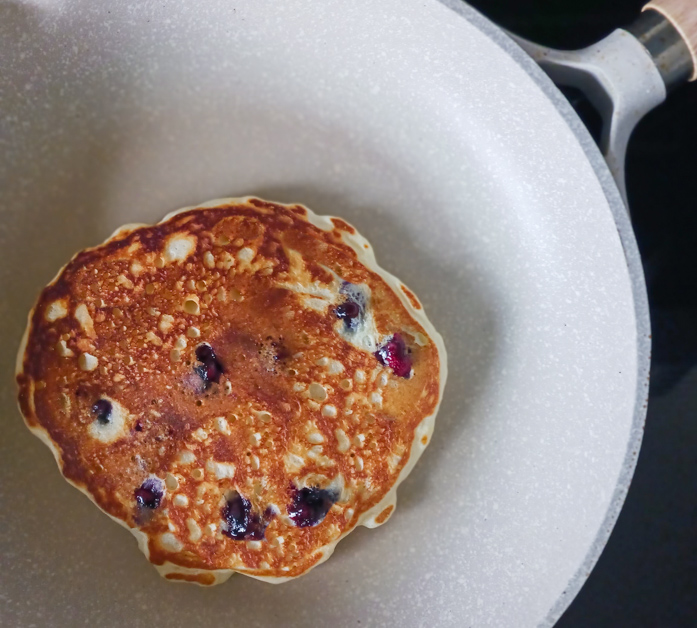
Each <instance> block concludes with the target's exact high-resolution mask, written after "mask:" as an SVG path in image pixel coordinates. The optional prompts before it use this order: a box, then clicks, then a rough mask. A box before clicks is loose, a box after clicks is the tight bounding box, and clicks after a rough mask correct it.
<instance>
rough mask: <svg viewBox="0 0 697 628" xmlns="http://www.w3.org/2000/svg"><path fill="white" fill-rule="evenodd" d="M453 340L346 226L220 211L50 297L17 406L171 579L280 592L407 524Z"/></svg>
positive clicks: (99, 265) (74, 480) (192, 217)
mask: <svg viewBox="0 0 697 628" xmlns="http://www.w3.org/2000/svg"><path fill="white" fill-rule="evenodd" d="M445 378H446V358H445V349H444V346H443V341H442V339H441V337H440V335H439V334H438V333H437V332H436V331H435V329H434V328H433V326H432V325H431V323H430V322H429V321H428V319H427V318H426V315H425V314H424V310H423V307H422V306H421V304H420V303H419V301H418V299H417V298H416V296H415V295H414V294H413V293H412V292H411V291H410V290H409V289H408V288H407V287H406V286H404V285H403V284H402V283H401V282H400V281H399V280H397V279H396V278H395V277H393V276H392V275H390V274H389V273H387V272H386V271H384V270H382V269H381V268H380V267H379V266H378V265H377V263H376V261H375V257H374V254H373V249H372V247H371V246H370V244H369V243H368V242H367V241H366V240H365V238H363V237H362V236H361V235H359V234H358V233H357V231H356V229H355V228H354V227H352V226H351V225H349V224H348V223H346V222H345V221H343V220H341V219H339V218H333V217H329V216H318V215H315V214H314V213H312V212H311V211H310V210H308V209H307V208H305V207H303V206H300V205H281V204H277V203H270V202H266V201H262V200H260V199H257V198H241V199H221V200H216V201H212V202H209V203H206V204H203V205H201V206H198V207H189V208H184V209H182V210H179V211H177V212H174V213H172V214H169V215H168V216H166V217H165V219H164V220H163V221H162V222H160V223H158V224H156V225H153V226H146V225H126V226H124V227H122V228H121V229H119V230H118V231H116V233H114V235H113V236H112V237H111V238H110V239H108V240H107V241H106V242H105V243H104V244H102V245H100V246H97V247H95V248H91V249H87V250H84V251H82V252H80V253H78V254H77V255H76V256H75V257H74V258H73V259H72V260H71V261H70V262H69V263H68V264H67V265H66V266H65V267H64V268H63V269H62V270H61V271H60V272H59V273H58V275H57V277H56V278H55V279H54V280H53V281H52V282H51V283H50V284H49V285H48V286H47V287H46V288H45V289H44V290H43V292H42V293H41V295H40V297H39V299H38V302H37V304H36V305H35V307H34V309H33V310H32V312H31V313H30V315H29V324H28V327H27V331H26V333H25V336H24V339H23V341H22V346H21V348H20V352H19V355H18V364H17V382H18V385H19V405H20V409H21V412H22V414H23V416H24V419H25V422H26V424H27V426H28V427H29V429H30V430H31V431H32V432H33V433H34V434H36V435H37V436H38V437H39V438H40V439H41V440H42V441H43V442H44V443H46V445H48V447H49V448H50V449H51V451H52V452H53V454H54V456H55V458H56V460H57V462H58V465H59V468H60V469H61V472H62V473H63V475H64V477H65V478H66V479H67V480H68V481H69V482H70V483H71V484H73V485H74V486H76V487H77V488H78V489H79V490H81V491H82V492H84V493H85V494H86V495H87V496H88V497H89V498H90V499H92V500H93V501H94V503H95V504H97V506H99V508H101V509H102V510H103V511H104V512H105V513H107V514H108V515H109V516H110V517H112V518H113V519H114V520H116V521H117V522H118V523H120V524H122V525H124V526H125V527H127V528H128V529H129V530H131V532H133V534H134V535H135V536H136V538H137V539H138V543H139V546H140V548H141V550H142V551H143V552H144V553H145V555H146V556H147V557H148V559H149V560H150V561H151V562H152V563H153V564H154V565H155V567H156V568H157V569H158V571H159V572H160V573H161V574H162V575H163V576H165V577H166V578H168V579H171V580H177V581H188V582H195V583H198V584H204V585H210V584H217V583H220V582H223V581H224V580H226V579H227V578H228V577H230V575H232V574H233V573H235V572H238V573H242V574H246V575H248V576H252V577H255V578H259V579H261V580H266V581H269V582H283V581H285V580H288V579H291V578H295V577H297V576H300V575H302V574H304V573H306V572H307V571H308V570H310V569H311V568H313V567H314V566H316V565H318V564H319V563H321V562H322V561H324V560H326V559H327V558H328V557H329V556H330V554H331V553H332V551H333V549H334V547H335V545H336V543H337V542H338V541H339V540H340V539H341V538H342V537H344V536H345V535H346V534H348V533H349V532H351V530H353V529H354V528H355V527H356V526H358V525H364V526H367V527H375V526H378V525H380V524H382V523H384V522H385V521H386V520H387V519H388V518H389V517H390V516H391V515H392V513H393V512H394V509H395V505H396V488H397V486H398V485H399V483H400V482H401V481H402V480H404V478H405V477H406V476H407V475H408V474H409V472H410V471H411V470H412V468H413V466H414V464H415V463H416V461H417V459H418V458H419V456H420V455H421V453H422V452H423V450H424V449H425V447H426V446H427V444H428V443H429V441H430V439H431V434H432V431H433V426H434V420H435V416H436V412H437V409H438V406H439V404H440V400H441V397H442V393H443V387H444V385H445Z"/></svg>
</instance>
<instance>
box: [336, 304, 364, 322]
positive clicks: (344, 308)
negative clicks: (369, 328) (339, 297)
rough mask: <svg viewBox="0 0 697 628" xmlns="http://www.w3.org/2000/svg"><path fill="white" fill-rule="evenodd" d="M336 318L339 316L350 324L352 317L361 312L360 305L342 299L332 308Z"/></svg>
mask: <svg viewBox="0 0 697 628" xmlns="http://www.w3.org/2000/svg"><path fill="white" fill-rule="evenodd" d="M334 314H335V316H336V317H337V318H340V319H341V320H343V321H344V322H346V323H347V324H349V325H350V324H351V322H352V321H353V319H355V318H358V316H360V314H361V306H360V305H358V303H356V302H355V301H344V302H343V303H342V304H341V305H340V306H339V307H337V308H336V309H335V310H334Z"/></svg>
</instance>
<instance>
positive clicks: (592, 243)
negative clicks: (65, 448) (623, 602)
mask: <svg viewBox="0 0 697 628" xmlns="http://www.w3.org/2000/svg"><path fill="white" fill-rule="evenodd" d="M2 10H3V12H4V13H3V16H2V17H3V19H0V32H1V33H2V41H3V47H4V52H5V54H3V55H2V56H0V66H1V70H2V72H0V76H2V86H3V111H2V123H3V133H2V142H3V144H2V146H3V149H2V150H3V152H2V158H1V159H0V185H1V186H2V189H3V195H2V199H1V200H0V203H2V218H3V220H2V231H0V240H1V241H2V246H3V248H2V250H3V255H4V260H5V263H4V264H3V271H2V273H1V274H0V282H1V293H2V294H3V299H4V300H3V302H2V304H1V306H2V309H0V317H1V320H2V323H3V331H4V334H5V337H6V338H7V339H13V338H17V337H19V336H20V335H21V331H22V329H23V328H24V325H25V322H26V321H25V320H24V316H25V313H26V311H27V310H28V309H29V308H30V307H31V305H32V303H33V302H34V300H35V298H36V295H37V293H38V291H39V290H40V288H41V287H42V286H43V285H45V284H46V282H47V281H49V280H50V279H51V277H52V276H53V273H54V272H55V269H56V268H57V267H59V266H60V264H61V263H63V262H64V260H65V259H66V258H67V257H69V255H71V254H72V253H73V252H74V251H76V250H79V249H81V248H84V247H85V246H88V245H90V244H92V243H93V242H96V241H100V240H102V239H103V238H105V237H107V236H108V235H109V233H111V231H113V230H114V229H115V228H116V227H118V226H119V225H121V224H123V223H124V222H127V221H138V222H143V221H146V222H154V221H156V220H158V219H159V218H160V212H161V208H162V207H179V206H182V205H186V204H191V203H194V202H197V201H199V200H200V199H201V198H211V197H214V196H218V197H224V196H241V195H245V194H256V195H260V196H262V197H267V198H273V199H276V200H279V201H283V202H302V203H304V204H307V205H308V206H310V207H312V208H313V209H314V210H315V211H317V212H318V213H326V214H332V213H333V214H335V215H341V216H342V217H344V218H346V219H347V220H348V221H349V222H351V223H352V224H354V225H356V227H357V228H358V229H359V230H360V231H361V233H364V234H365V236H366V237H367V238H368V239H369V240H370V241H371V242H373V243H374V244H375V245H376V246H379V251H380V252H381V255H380V258H379V260H378V261H379V262H380V264H381V265H382V266H384V267H385V268H386V269H388V270H392V271H395V272H397V273H398V274H399V276H400V278H401V279H403V280H404V281H405V282H406V283H407V285H409V286H410V287H411V288H413V289H414V291H415V292H416V293H417V294H418V295H419V297H420V298H421V299H422V301H423V302H424V306H425V308H426V309H427V311H428V312H429V316H430V317H431V318H432V320H433V323H434V325H435V326H436V328H437V329H439V330H440V331H441V332H442V333H443V336H444V337H445V338H447V339H448V347H447V349H448V357H449V364H450V366H451V372H450V378H449V384H448V385H449V388H450V390H451V391H452V394H450V395H449V396H448V397H447V399H445V401H444V404H443V406H442V407H441V411H440V413H439V425H438V430H436V432H435V436H434V439H433V441H432V443H431V445H430V446H429V449H428V450H427V451H426V453H425V454H424V456H423V458H422V462H421V464H422V465H423V466H424V468H426V466H427V467H428V473H423V474H421V473H419V474H416V475H412V477H411V478H409V480H407V481H406V482H405V483H404V484H403V486H402V487H401V489H400V491H401V492H400V508H401V512H400V514H399V516H398V517H395V518H394V519H392V520H391V521H390V522H389V524H388V525H387V526H385V527H383V528H382V529H381V530H378V531H376V532H372V533H370V534H367V533H365V531H363V530H358V531H357V532H355V533H354V534H352V535H351V536H350V537H349V538H348V539H346V540H345V541H344V542H343V543H341V544H340V546H339V548H338V549H337V551H336V552H335V555H334V557H333V558H332V560H331V561H329V562H328V563H327V564H326V565H325V566H324V567H323V568H322V569H321V570H315V571H313V572H311V573H310V574H308V575H307V576H306V577H304V578H302V579H299V580H297V581H295V582H291V583H288V584H286V585H284V586H282V587H269V586H266V585H264V584H263V583H259V582H255V581H253V580H251V579H248V578H236V579H233V581H231V582H230V583H229V585H228V586H226V587H217V588H216V589H213V590H210V591H204V592H202V591H200V590H198V589H196V588H194V587H188V588H186V589H184V588H182V587H173V586H171V585H170V584H168V583H166V582H164V581H161V580H160V579H159V577H158V576H157V575H156V574H155V573H154V572H153V571H152V570H148V569H143V564H142V563H143V559H142V556H141V555H140V554H139V552H138V551H137V549H136V548H135V547H132V549H131V551H125V550H124V536H125V535H126V534H127V532H126V531H125V530H120V529H118V528H117V526H104V525H103V523H104V522H103V521H102V517H103V515H101V514H100V513H99V512H97V511H96V509H95V508H94V507H93V506H92V505H91V504H90V503H89V502H88V501H87V500H86V499H84V498H83V497H82V496H81V495H79V494H78V493H77V492H76V491H74V490H72V489H71V488H70V487H69V486H67V485H65V483H64V482H63V481H62V480H61V479H60V477H59V476H58V474H56V472H55V463H54V461H53V459H52V457H51V456H50V455H49V453H48V452H47V451H46V450H45V448H44V447H43V446H41V444H40V443H38V442H36V439H34V438H33V437H32V436H31V435H30V434H29V433H28V432H27V430H26V428H25V427H24V425H23V424H22V421H21V419H20V417H19V415H18V413H17V411H16V408H15V401H14V392H15V391H14V383H13V372H14V353H15V351H14V348H13V350H12V351H8V352H7V355H5V358H4V361H3V362H2V375H3V377H2V379H3V382H4V387H3V389H2V408H3V411H4V412H3V417H4V422H3V429H4V432H3V438H2V440H0V454H1V455H0V474H1V475H0V487H1V489H2V492H3V503H5V504H8V505H9V506H8V507H7V508H3V509H2V510H0V523H1V524H2V529H3V530H4V534H3V536H2V539H0V547H1V549H2V552H3V561H4V564H7V565H9V567H8V568H5V569H3V570H2V575H1V576H0V579H1V581H0V588H1V589H2V591H3V595H4V601H3V606H2V609H0V612H1V613H3V617H2V623H3V624H8V625H30V624H31V623H37V624H42V623H46V621H47V619H46V618H48V617H50V618H51V621H52V622H53V623H54V624H55V625H59V626H63V625H66V626H67V625H71V626H72V625H75V624H76V623H87V622H90V623H91V624H93V625H104V626H120V625H124V624H129V625H133V626H152V625H155V624H166V625H170V626H191V625H196V624H210V625H224V623H226V622H229V621H230V620H231V614H232V613H233V612H234V620H235V621H236V622H237V623H240V624H245V625H248V626H270V625H278V624H279V623H282V624H283V625H288V626H307V625H309V624H313V625H317V624H330V623H333V624H335V625H339V626H353V625H357V623H358V622H359V621H360V622H361V625H362V626H366V625H402V626H421V625H434V624H437V625H440V626H458V627H460V626H462V625H473V626H494V627H497V628H499V627H509V626H510V627H515V628H519V627H521V626H535V625H538V624H543V625H549V624H550V623H552V622H553V621H554V620H555V619H556V618H557V617H558V616H559V614H560V613H561V612H562V610H563V609H564V608H565V606H566V604H567V600H568V599H569V598H570V597H572V596H573V595H574V594H575V593H576V591H578V589H579V588H580V586H581V584H582V582H583V581H584V579H585V576H586V574H587V573H588V572H589V571H590V569H591V568H592V566H593V564H594V562H595V560H596V559H597V557H598V555H599V553H600V551H601V549H602V547H603V545H604V542H605V540H606V539H607V536H608V534H609V531H610V529H611V528H612V525H613V523H614V521H615V518H616V516H617V513H618V511H619V508H620V506H621V504H622V501H623V497H624V493H625V491H626V488H627V485H628V483H629V480H630V478H631V473H632V469H633V465H634V460H635V456H636V454H637V450H638V446H639V442H640V436H641V428H642V424H643V410H642V406H643V404H644V402H645V398H646V390H647V388H646V384H647V381H646V377H647V375H648V355H649V342H648V317H647V312H646V307H645V295H644V291H643V281H642V276H641V267H640V264H639V262H638V255H637V251H636V247H635V244H634V240H633V235H632V233H631V228H630V225H629V221H628V219H627V217H626V215H623V213H622V212H623V208H622V206H621V203H620V200H619V197H618V194H617V191H616V189H615V187H614V184H613V182H612V180H611V178H610V176H609V173H608V172H607V169H606V168H605V166H604V165H603V162H602V160H601V157H600V155H599V153H598V152H597V149H595V147H594V146H593V145H592V142H591V140H590V138H589V137H588V135H587V134H586V132H585V131H584V130H583V129H582V127H581V126H580V123H579V122H578V120H577V119H576V118H575V117H574V116H573V114H572V112H571V111H570V109H569V108H568V105H566V104H565V103H564V101H563V100H562V97H561V96H560V95H559V94H558V93H557V92H556V90H554V88H553V86H552V85H551V83H550V82H549V81H548V79H547V78H546V77H544V76H542V75H541V73H540V71H539V69H537V68H536V66H535V65H534V64H533V63H532V61H531V60H529V59H528V58H526V57H525V56H524V55H523V54H522V53H521V52H520V51H519V50H518V49H517V48H515V47H514V46H513V45H512V44H511V43H510V42H508V40H506V39H505V38H504V37H503V36H502V35H501V34H500V33H499V32H498V31H496V30H495V29H494V28H493V27H491V25H490V24H488V23H487V22H486V21H485V20H483V19H482V18H480V17H478V16H477V15H476V14H475V13H474V12H471V11H465V12H464V17H463V15H458V14H457V13H455V12H454V11H453V10H452V8H450V7H448V6H444V5H443V4H440V3H438V2H435V1H427V2H423V1H418V2H417V1H416V0H414V1H412V0H384V1H383V2H379V3H375V2H368V1H367V0H365V1H363V0H358V1H357V2H352V3H346V2H338V1H336V2H335V1H334V0H307V1H298V2H293V3H286V4H284V3H274V4H273V6H272V7H271V6H270V5H268V4H265V3H259V2H251V1H246V0H245V1H240V2H235V3H229V2H216V1H214V0H207V1H203V2H196V3H193V2H191V3H189V2H179V3H176V4H171V5H170V4H162V3H160V4H157V3H154V2H144V3H137V4H132V5H128V4H119V3H111V4H110V5H109V6H107V5H105V4H103V3H93V2H87V1H77V0H75V1H73V0H45V1H42V2H33V3H28V2H26V3H15V4H10V5H7V4H5V5H4V6H3V9H2ZM37 487H39V488H40V489H42V490H40V491H38V492H37V490H36V489H37ZM426 512H428V513H429V514H428V516H424V513H426ZM49 513H50V515H51V518H50V526H49V522H48V521H47V518H46V517H47V514H49ZM49 532H50V533H49ZM126 538H127V537H126ZM95 573H97V574H99V575H98V576H97V577H95ZM308 600H310V601H314V600H321V601H322V603H321V604H315V603H309V602H308Z"/></svg>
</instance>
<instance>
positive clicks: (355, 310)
mask: <svg viewBox="0 0 697 628" xmlns="http://www.w3.org/2000/svg"><path fill="white" fill-rule="evenodd" d="M339 293H340V294H343V295H344V296H345V297H346V300H345V301H344V302H343V303H341V304H340V305H338V306H337V307H336V308H335V309H334V316H336V317H337V318H338V319H340V320H343V321H344V328H345V329H346V330H347V331H356V329H357V328H358V325H359V323H360V321H361V319H362V318H363V315H364V313H365V309H366V304H367V299H366V295H365V292H364V289H363V288H362V287H361V286H357V285H355V284H352V283H350V282H348V281H344V282H343V283H342V284H341V288H339Z"/></svg>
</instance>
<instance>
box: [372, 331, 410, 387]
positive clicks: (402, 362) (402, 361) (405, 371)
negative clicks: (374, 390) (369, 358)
mask: <svg viewBox="0 0 697 628" xmlns="http://www.w3.org/2000/svg"><path fill="white" fill-rule="evenodd" d="M375 357H376V358H377V359H378V362H380V364H383V365H385V366H389V367H390V368H391V369H392V371H393V373H394V374H395V375H398V376H399V377H409V375H410V374H411V356H410V355H409V349H408V348H407V345H406V344H405V342H404V338H402V336H401V334H394V335H393V336H392V337H391V338H389V339H388V340H387V342H385V343H384V344H383V345H382V346H381V347H380V348H379V349H378V350H377V351H376V352H375Z"/></svg>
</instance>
